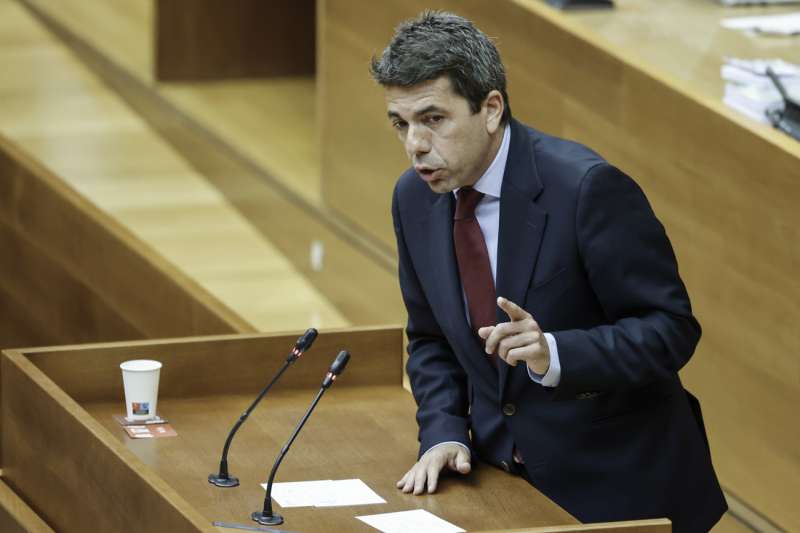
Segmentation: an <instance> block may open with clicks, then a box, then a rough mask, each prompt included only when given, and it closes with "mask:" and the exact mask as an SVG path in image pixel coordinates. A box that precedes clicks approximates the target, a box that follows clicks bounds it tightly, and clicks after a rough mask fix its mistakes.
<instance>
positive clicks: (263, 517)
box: [250, 350, 350, 526]
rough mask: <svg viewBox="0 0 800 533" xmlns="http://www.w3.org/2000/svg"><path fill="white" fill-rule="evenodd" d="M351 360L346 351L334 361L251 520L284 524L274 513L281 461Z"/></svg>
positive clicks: (286, 448) (278, 462) (278, 461)
mask: <svg viewBox="0 0 800 533" xmlns="http://www.w3.org/2000/svg"><path fill="white" fill-rule="evenodd" d="M349 360H350V354H349V353H347V352H346V351H344V350H342V351H341V352H339V355H337V356H336V360H334V361H333V363H332V364H331V367H330V368H329V369H328V373H327V374H326V375H325V379H323V380H322V386H320V388H319V392H318V393H317V396H316V398H314V401H313V402H311V407H309V408H308V411H306V414H305V415H303V418H301V419H300V423H298V424H297V427H296V428H294V432H293V433H292V436H291V437H289V440H288V441H287V442H286V444H284V445H283V448H281V451H280V453H279V454H278V458H277V459H275V464H274V465H272V471H271V472H270V473H269V481H267V496H266V497H265V498H264V507H263V509H262V510H261V511H255V512H254V513H253V514H251V515H250V518H252V519H253V520H255V521H256V522H258V523H259V524H261V525H262V526H277V525H280V524H283V517H282V516H281V515H279V514H277V513H273V512H272V482H273V480H274V479H275V473H276V472H277V471H278V467H279V466H280V464H281V461H283V458H284V457H285V456H286V452H288V451H289V447H290V446H291V445H292V443H293V442H294V439H295V438H297V434H298V433H300V430H301V429H303V425H305V423H306V420H308V417H309V416H311V412H312V411H313V410H314V408H315V407H316V406H317V404H318V403H319V400H320V398H322V395H323V394H325V391H326V390H328V389H329V388H330V386H331V385H333V383H334V381H336V378H337V376H339V375H340V374H341V373H342V372H344V368H345V367H346V366H347V362H348V361H349Z"/></svg>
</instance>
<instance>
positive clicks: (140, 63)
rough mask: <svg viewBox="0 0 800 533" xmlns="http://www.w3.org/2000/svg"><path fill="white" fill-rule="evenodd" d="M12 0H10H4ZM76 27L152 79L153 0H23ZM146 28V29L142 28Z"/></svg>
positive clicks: (120, 60) (133, 69)
mask: <svg viewBox="0 0 800 533" xmlns="http://www.w3.org/2000/svg"><path fill="white" fill-rule="evenodd" d="M3 1H5V2H7V3H9V4H10V3H12V0H3ZM23 1H24V2H25V3H28V4H30V5H34V6H36V7H38V8H39V9H44V10H47V11H48V12H49V13H52V14H53V16H54V17H57V18H58V19H59V20H62V21H64V23H65V24H69V25H72V26H75V27H84V28H86V30H87V31H86V37H87V38H88V39H90V41H91V43H92V45H93V46H97V47H101V48H103V49H105V50H106V51H107V53H108V54H110V55H111V56H112V57H113V58H114V60H115V61H117V62H119V63H120V64H123V65H125V66H126V68H129V69H130V70H132V71H134V72H136V73H138V74H139V75H140V76H142V77H143V78H144V79H148V80H152V79H153V72H154V70H153V63H154V57H155V50H154V46H153V44H154V39H153V24H154V22H153V19H154V14H155V5H154V0H125V1H124V2H82V1H69V0H68V1H59V2H53V1H52V0H23ZM143 29H145V31H143Z"/></svg>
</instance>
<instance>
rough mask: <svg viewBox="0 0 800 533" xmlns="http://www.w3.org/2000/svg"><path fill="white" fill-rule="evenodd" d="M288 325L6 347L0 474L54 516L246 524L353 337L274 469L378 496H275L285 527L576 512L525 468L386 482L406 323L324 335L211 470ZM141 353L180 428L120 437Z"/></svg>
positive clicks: (405, 456)
mask: <svg viewBox="0 0 800 533" xmlns="http://www.w3.org/2000/svg"><path fill="white" fill-rule="evenodd" d="M297 336H298V334H297V333H293V334H277V335H229V336H217V337H203V338H188V339H173V340H161V341H142V342H131V343H113V344H97V345H84V346H69V347H52V348H38V349H23V350H6V351H4V352H3V355H2V366H1V367H0V374H1V375H2V389H1V391H2V400H1V401H2V410H1V412H2V417H1V419H0V420H2V427H1V428H0V431H1V432H2V468H3V471H2V479H3V481H4V482H5V483H6V484H7V485H8V487H10V489H12V490H13V491H14V493H15V494H16V496H18V497H19V499H20V500H21V501H22V502H24V503H25V504H27V506H29V507H30V509H32V510H33V512H35V513H36V514H37V515H38V516H39V517H40V518H41V519H42V520H43V521H44V522H46V523H47V524H48V525H49V526H50V527H52V528H54V529H55V530H57V531H64V532H69V531H169V532H179V531H235V530H222V529H217V528H215V527H214V526H212V522H213V521H215V520H221V521H226V522H234V523H239V524H246V525H255V524H254V523H253V522H251V520H250V513H252V512H253V511H256V510H260V509H261V506H262V503H263V499H264V490H263V489H262V488H261V487H260V485H259V484H260V483H261V482H263V481H264V480H265V479H266V477H267V475H268V473H269V469H270V467H271V465H272V463H273V460H274V458H275V456H276V454H277V453H278V451H279V449H280V447H281V446H282V445H283V443H284V442H285V441H286V439H287V438H288V436H289V434H290V433H291V430H292V428H293V427H294V425H295V424H296V422H297V421H298V420H299V418H300V417H301V416H302V414H303V413H304V412H305V410H306V408H307V407H308V405H309V403H310V402H311V400H312V399H313V396H314V394H315V393H316V390H317V389H318V387H319V384H320V382H321V380H322V378H323V377H324V375H325V372H326V370H327V368H328V366H329V365H330V363H331V362H332V361H333V359H334V357H335V355H336V354H337V353H338V351H339V350H341V349H347V350H348V351H350V353H351V354H352V359H351V361H350V364H349V366H348V368H347V370H346V371H345V373H344V374H343V375H342V376H341V377H340V379H339V380H337V382H336V384H335V385H334V386H333V387H332V388H331V389H330V390H329V391H328V392H327V394H326V395H325V397H324V398H323V400H322V401H321V403H320V404H319V406H318V408H317V409H316V411H315V412H314V414H313V416H312V417H311V418H310V420H309V422H308V423H307V424H306V427H305V429H304V430H303V432H302V433H301V434H300V436H299V437H298V439H297V441H296V442H295V444H294V446H293V447H292V449H291V451H290V452H289V455H288V456H287V457H286V459H285V460H284V461H283V464H282V466H281V469H280V470H279V472H278V475H277V477H276V481H304V480H315V479H348V478H361V479H362V480H364V481H365V482H366V483H367V484H368V485H369V486H370V487H371V488H372V489H373V490H375V491H376V492H377V493H378V494H380V495H381V496H382V497H383V498H384V499H385V500H386V501H387V503H386V504H381V505H366V506H357V507H336V508H316V509H315V508H287V509H282V508H280V506H277V505H276V506H275V508H276V511H277V512H280V513H281V514H282V515H283V516H284V517H285V519H286V522H285V523H284V524H283V525H282V526H280V528H279V529H284V530H288V531H330V532H345V531H365V532H367V531H373V532H374V531H376V530H374V529H372V528H371V527H369V526H367V525H366V524H364V523H362V522H361V521H359V520H356V519H355V518H354V517H355V516H357V515H366V514H376V513H386V512H393V511H401V510H411V509H418V508H422V509H427V510H428V511H430V512H432V513H434V514H436V515H437V516H440V517H442V518H444V519H445V520H448V521H450V522H452V523H454V524H457V525H459V526H461V527H463V528H465V529H467V530H470V531H472V530H476V529H477V530H499V529H508V528H521V527H536V526H563V525H569V524H576V523H577V521H576V520H575V519H574V518H573V517H571V516H570V515H569V514H568V513H567V512H565V511H564V510H563V509H561V508H560V507H558V506H557V505H556V504H554V503H553V502H551V501H550V500H548V499H547V498H546V497H545V496H543V495H542V494H541V493H539V492H538V491H536V490H535V489H532V488H531V487H530V486H528V484H527V483H525V482H524V481H523V480H522V479H521V478H518V477H514V476H510V475H508V474H506V473H504V472H502V471H501V470H499V469H495V468H493V467H490V466H487V465H480V464H479V465H476V468H475V469H474V471H473V473H472V474H471V475H470V476H467V477H460V476H458V477H456V476H452V477H449V478H447V479H445V480H443V481H442V483H441V484H440V489H439V491H438V493H437V494H436V495H433V496H412V495H406V494H402V493H401V492H399V491H398V490H397V489H396V488H395V486H394V484H395V481H396V480H397V479H399V477H400V476H401V475H402V474H403V473H404V472H405V470H406V469H408V468H409V467H410V465H411V464H412V462H413V461H414V459H415V457H416V453H417V439H416V432H417V427H416V422H415V420H414V412H415V405H414V401H413V399H412V397H411V395H410V394H409V393H408V392H407V391H406V390H404V389H403V388H402V385H401V383H402V368H401V360H402V357H401V354H402V330H401V329H400V328H371V329H354V330H347V331H334V332H325V333H322V334H320V336H319V337H318V339H317V341H316V343H315V345H314V346H313V348H312V349H311V350H310V351H309V352H308V353H307V354H305V355H304V356H303V357H302V358H301V359H300V360H299V361H298V362H297V363H296V364H295V365H294V366H292V367H291V368H290V369H289V370H288V371H287V373H286V374H285V375H284V377H283V379H282V380H281V381H280V382H279V383H278V384H277V385H276V386H275V387H274V388H273V390H272V391H271V392H270V394H269V395H268V396H267V397H266V398H265V400H264V402H262V404H261V405H259V407H258V409H256V411H255V412H254V413H253V414H252V416H251V417H250V419H249V420H248V422H247V424H246V425H244V426H243V427H242V429H241V430H240V431H239V433H238V434H237V436H236V439H235V440H234V442H233V445H232V446H231V449H230V455H229V458H228V459H229V467H230V471H231V475H235V476H237V477H239V478H240V479H241V485H240V486H239V487H236V488H231V489H222V488H217V487H214V486H212V485H210V484H209V483H208V481H207V476H208V474H209V473H211V472H216V470H217V468H218V465H219V456H220V451H221V448H222V444H223V442H224V440H225V436H226V435H227V432H228V430H229V429H230V427H231V426H232V424H233V423H234V421H235V420H236V418H237V417H238V416H239V415H240V414H241V412H243V411H244V409H245V408H246V407H247V406H248V405H249V404H250V402H251V401H252V399H253V398H254V396H255V395H256V394H257V392H258V391H259V390H260V389H261V388H262V387H263V386H264V385H265V383H266V382H267V380H268V379H269V378H270V377H271V376H272V375H273V373H274V372H275V371H276V370H277V369H278V368H279V366H280V365H281V364H282V363H283V361H284V360H285V356H286V354H287V353H288V350H289V348H290V347H291V346H292V344H293V342H294V341H295V340H296V338H297ZM135 358H152V359H157V360H159V361H161V362H162V363H163V365H164V366H163V368H162V370H161V382H160V387H159V403H158V412H159V414H160V415H161V416H163V417H166V418H168V419H169V421H170V423H171V424H172V426H173V427H174V428H175V429H176V430H177V432H178V436H177V437H170V438H161V439H137V440H134V439H129V438H128V437H127V436H126V434H125V433H124V432H123V430H122V428H121V427H120V426H119V425H118V424H117V422H115V421H114V420H113V419H112V416H113V415H115V414H124V410H125V406H124V399H123V389H122V377H121V372H120V369H119V364H120V363H121V362H122V361H125V360H127V359H135ZM665 522H666V521H649V523H657V524H654V525H656V527H661V528H665V529H653V530H652V531H669V525H668V522H666V524H667V525H666V526H665V525H664V524H665ZM640 525H642V526H645V524H644V523H640ZM548 530H551V529H548ZM570 530H571V529H570ZM638 530H641V529H625V531H638ZM647 530H648V531H650V529H647Z"/></svg>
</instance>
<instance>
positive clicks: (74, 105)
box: [0, 0, 348, 342]
mask: <svg viewBox="0 0 800 533" xmlns="http://www.w3.org/2000/svg"><path fill="white" fill-rule="evenodd" d="M66 4H67V3H66V2H65V3H61V2H59V3H56V4H50V3H48V4H46V7H47V8H48V9H49V8H52V9H53V11H54V12H56V13H58V14H59V16H61V17H63V18H64V19H65V20H68V21H71V23H75V24H80V25H81V27H84V28H87V29H88V28H90V29H91V31H89V32H88V33H91V38H92V39H95V40H96V41H97V42H103V43H106V41H105V40H104V39H107V38H109V39H110V37H112V36H113V35H112V33H111V32H107V31H105V26H103V28H99V27H98V24H99V21H97V20H94V19H81V18H80V15H81V14H83V15H85V16H89V13H88V12H87V11H86V10H83V9H82V6H75V9H74V10H72V11H69V12H68V13H67V12H65V11H62V10H61V6H63V5H66ZM132 11H136V9H135V8H134V7H131V8H130V10H126V9H120V10H116V11H113V10H112V12H107V11H105V10H98V12H97V13H104V15H103V16H105V17H107V18H106V19H105V24H106V25H110V26H114V25H119V26H121V27H125V26H126V24H128V27H130V26H131V25H132V24H133V22H131V21H130V20H128V19H125V17H126V16H128V17H130V18H133V19H136V17H135V16H133V15H131V14H130V12H132ZM126 13H127V15H126ZM119 19H125V20H119ZM137 20H138V19H137ZM126 21H127V22H126ZM140 24H144V23H143V22H142V23H140ZM0 25H1V26H0V28H2V29H3V30H8V32H7V33H4V34H3V40H2V43H5V44H2V45H0V67H2V69H3V71H4V72H6V73H7V74H8V75H7V76H3V77H2V78H0V96H1V97H0V132H3V133H4V134H6V135H8V136H9V137H11V138H12V139H14V140H15V141H16V142H17V143H19V144H20V145H21V146H22V147H23V148H24V149H25V150H26V151H27V152H29V153H30V154H32V156H33V157H34V158H36V159H39V160H40V161H42V162H44V163H45V164H46V165H47V167H48V168H50V169H52V170H53V171H54V172H55V173H56V174H57V175H58V176H59V177H60V178H62V179H64V180H66V181H67V182H68V183H69V184H70V185H71V186H72V187H73V188H75V189H76V190H77V191H78V192H79V193H80V194H82V195H83V196H85V197H86V198H87V199H89V201H90V202H91V203H93V204H95V205H97V206H98V208H99V209H101V210H103V211H104V212H105V213H107V214H109V215H111V217H113V219H114V220H116V221H117V222H119V223H121V224H122V225H123V226H124V227H126V229H128V230H129V231H130V232H131V233H132V234H134V235H135V236H136V237H137V238H139V239H141V240H142V241H143V242H145V243H146V244H147V245H148V246H149V247H150V248H151V249H153V250H155V251H156V252H157V253H158V254H159V255H160V256H161V257H163V258H164V260H166V261H163V260H162V262H169V263H171V264H172V265H174V266H175V269H176V270H180V271H182V272H183V273H185V274H186V276H187V278H188V279H191V280H192V281H193V282H195V283H196V284H197V285H198V286H200V287H202V289H203V290H205V291H207V292H208V293H210V294H211V295H213V297H214V298H215V299H217V300H218V301H220V302H222V303H223V304H224V305H226V306H228V307H230V308H232V309H235V311H236V313H237V314H238V315H240V316H241V317H242V318H243V320H244V321H246V322H247V323H249V324H250V326H249V327H253V328H256V329H260V330H281V329H288V328H296V327H305V326H307V325H309V324H313V325H317V326H325V327H336V326H344V325H346V324H347V323H348V321H347V320H346V319H345V318H343V317H342V315H341V314H340V313H339V312H338V310H336V309H335V308H334V306H333V305H331V303H330V302H329V301H328V299H327V298H325V296H324V295H322V294H320V292H319V291H318V290H317V289H316V288H314V287H313V286H311V285H310V284H309V282H308V280H307V279H306V278H305V277H304V276H303V275H302V274H300V273H298V271H297V269H296V268H295V267H294V266H293V265H292V264H291V263H290V262H289V261H288V260H287V259H286V258H285V257H284V256H283V255H282V254H281V252H280V251H279V250H278V249H276V248H275V247H274V245H273V244H272V242H270V240H269V239H268V238H265V237H264V235H263V234H262V233H261V232H259V231H258V230H257V229H256V228H254V226H253V225H252V224H251V223H250V222H249V221H248V220H246V219H244V218H243V217H242V216H241V214H240V213H239V211H237V209H235V207H233V206H231V205H230V204H229V202H228V200H227V198H226V197H225V196H224V195H223V194H220V193H219V191H218V190H217V189H216V188H215V187H214V186H212V185H210V184H209V183H208V181H207V180H206V179H205V178H204V177H203V176H201V175H200V174H198V173H197V172H196V171H195V170H194V169H193V168H192V167H191V166H190V165H189V164H188V163H187V162H186V161H185V160H184V159H183V158H182V157H181V155H180V154H179V153H177V152H176V151H175V150H174V149H172V147H170V145H169V144H168V143H167V142H165V141H164V140H163V139H162V138H160V137H159V135H158V133H157V132H156V131H154V130H153V129H151V128H150V127H149V126H148V125H147V124H146V123H145V122H144V121H143V120H142V119H141V117H139V116H137V115H136V113H135V111H133V110H131V109H130V108H129V107H128V106H127V105H126V103H125V102H124V101H123V100H122V99H120V98H119V97H118V96H116V95H115V94H114V92H113V91H112V90H111V89H110V88H109V86H107V85H105V84H104V83H103V82H102V81H101V80H99V79H98V78H97V77H96V76H94V75H93V74H92V73H91V71H89V70H88V69H86V68H85V67H84V66H83V65H81V63H80V61H79V60H78V59H77V58H76V57H75V56H74V54H72V53H70V52H69V50H68V49H67V48H66V47H65V46H64V45H63V44H61V43H60V42H59V41H58V40H57V38H56V37H54V36H52V35H50V34H49V33H48V32H47V31H46V30H44V29H43V28H42V27H41V25H40V24H38V23H37V22H35V21H34V20H33V19H32V17H31V15H30V14H29V13H27V12H26V11H25V9H24V8H23V7H21V6H20V5H19V3H17V2H10V1H6V0H3V1H1V2H0ZM137 27H140V28H141V27H142V26H137ZM123 33H124V32H123ZM108 42H109V43H112V44H113V43H114V41H113V40H109V41H108ZM134 45H135V43H134V44H132V46H134ZM112 48H113V47H112ZM287 92H288V91H287ZM170 121H172V122H170ZM166 122H169V124H166V125H165V127H166V128H169V127H175V124H176V123H177V122H179V119H175V118H174V117H170V119H169V120H167V121H166ZM296 159H302V157H301V156H298V157H296ZM224 178H225V176H224V175H221V176H220V179H221V180H222V181H223V182H224V181H225V180H224ZM279 226H280V224H279V225H278V226H276V227H278V228H279ZM301 257H302V260H303V262H304V264H308V247H307V245H306V248H304V249H303V250H302V256H301ZM214 331H219V330H208V331H205V333H212V332H214ZM194 332H196V333H199V331H194ZM176 333H180V334H188V333H192V331H183V332H176ZM112 338H120V337H112ZM72 340H78V339H72ZM54 342H55V341H54Z"/></svg>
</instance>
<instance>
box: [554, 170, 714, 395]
mask: <svg viewBox="0 0 800 533" xmlns="http://www.w3.org/2000/svg"><path fill="white" fill-rule="evenodd" d="M576 232H577V240H578V249H579V253H580V255H581V261H582V263H583V266H584V268H585V269H586V273H587V275H588V277H589V281H590V283H591V286H592V289H593V291H594V293H595V295H596V297H597V300H598V302H599V303H600V306H601V307H602V309H603V312H604V314H605V316H606V318H607V320H608V324H606V325H601V326H598V327H594V328H590V329H574V330H567V331H558V332H554V336H555V338H556V341H557V343H558V350H559V355H560V360H561V382H560V383H559V386H558V389H559V391H558V392H559V393H560V394H561V393H565V394H574V393H579V392H583V391H602V390H609V389H624V388H633V387H639V386H642V385H645V384H647V383H649V382H652V381H655V380H659V379H667V378H669V379H674V376H675V374H676V372H677V371H678V370H679V369H680V368H681V367H682V366H683V365H684V364H686V362H687V361H688V360H689V358H690V357H691V355H692V353H693V352H694V349H695V346H696V345H697V342H698V340H699V339H700V325H699V324H698V322H697V320H695V318H694V317H693V316H692V309H691V305H690V303H689V297H688V294H687V293H686V288H685V287H684V285H683V282H682V281H681V279H680V277H679V275H678V266H677V262H676V259H675V255H674V253H673V251H672V246H671V245H670V242H669V239H668V238H667V235H666V232H665V231H664V227H663V226H662V225H661V223H660V222H659V221H658V219H657V218H656V216H655V214H654V213H653V211H652V209H651V208H650V205H649V203H648V202H647V199H646V198H645V195H644V193H643V192H642V190H641V189H640V188H639V186H638V185H636V183H635V182H634V181H633V180H632V179H630V178H629V177H628V176H626V175H625V174H623V173H622V172H620V171H619V170H618V169H616V168H614V167H612V166H610V165H608V164H605V163H603V164H600V165H597V166H595V167H593V168H592V169H590V170H589V171H588V172H587V174H586V176H585V177H584V178H583V180H582V183H581V186H580V192H579V195H578V205H577V212H576Z"/></svg>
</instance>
